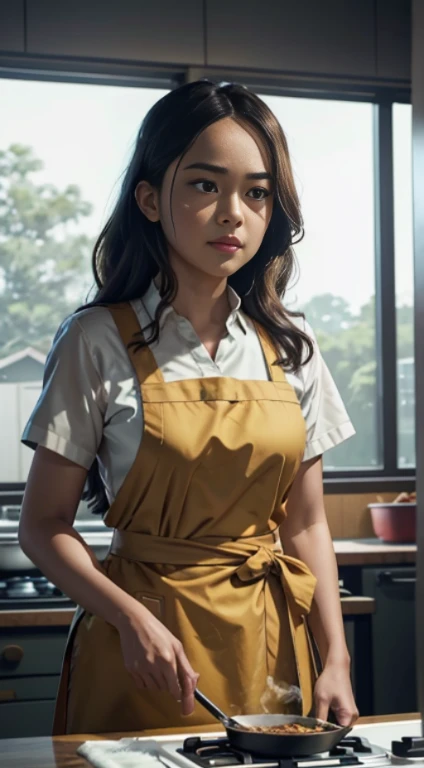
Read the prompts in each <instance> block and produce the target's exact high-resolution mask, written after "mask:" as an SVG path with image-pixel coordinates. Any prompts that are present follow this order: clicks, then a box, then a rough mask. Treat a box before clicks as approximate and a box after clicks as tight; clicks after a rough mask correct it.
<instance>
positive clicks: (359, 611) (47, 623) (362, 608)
mask: <svg viewBox="0 0 424 768" xmlns="http://www.w3.org/2000/svg"><path fill="white" fill-rule="evenodd" d="M341 604H342V613H343V616H358V615H363V614H368V613H374V612H375V600H374V598H373V597H343V598H342V599H341ZM74 612H75V609H74V608H49V609H47V610H37V611H22V610H21V611H0V628H2V627H3V628H4V627H8V628H9V629H10V628H13V627H69V625H70V623H71V621H72V617H73V615H74Z"/></svg>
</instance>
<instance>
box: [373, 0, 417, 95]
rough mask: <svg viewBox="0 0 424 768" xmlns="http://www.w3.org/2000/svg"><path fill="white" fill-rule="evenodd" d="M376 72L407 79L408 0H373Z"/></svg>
mask: <svg viewBox="0 0 424 768" xmlns="http://www.w3.org/2000/svg"><path fill="white" fill-rule="evenodd" d="M376 11H377V75H378V77H381V78H384V77H388V78H402V79H404V80H410V79H411V51H412V40H411V38H412V12H411V2H410V0H377V4H376Z"/></svg>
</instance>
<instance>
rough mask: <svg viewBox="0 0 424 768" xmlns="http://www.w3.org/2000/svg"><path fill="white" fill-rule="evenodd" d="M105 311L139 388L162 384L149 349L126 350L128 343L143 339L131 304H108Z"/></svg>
mask: <svg viewBox="0 0 424 768" xmlns="http://www.w3.org/2000/svg"><path fill="white" fill-rule="evenodd" d="M107 309H108V310H109V312H110V313H111V315H112V317H113V319H114V321H115V325H116V327H117V329H118V331H119V334H120V336H121V339H122V341H123V342H124V345H125V348H126V350H127V352H128V356H129V358H130V360H131V363H132V365H133V367H134V369H135V372H136V374H137V379H138V382H139V384H140V386H141V385H142V384H163V383H164V379H163V376H162V372H161V370H160V368H159V366H158V364H157V362H156V360H155V356H154V354H153V352H152V350H151V349H150V347H149V346H146V347H142V348H141V349H140V348H139V349H135V348H134V347H130V348H128V344H129V343H130V342H132V341H143V339H144V336H143V333H142V330H141V327H140V323H139V321H138V318H137V315H136V313H135V311H134V309H133V307H132V306H131V304H130V303H129V302H124V303H122V304H108V305H107ZM135 334H138V336H137V337H136V338H134V336H135Z"/></svg>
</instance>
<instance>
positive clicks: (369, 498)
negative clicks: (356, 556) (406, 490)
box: [324, 491, 397, 539]
mask: <svg viewBox="0 0 424 768" xmlns="http://www.w3.org/2000/svg"><path fill="white" fill-rule="evenodd" d="M378 496H379V497H381V499H382V500H383V501H393V499H394V498H395V496H397V492H394V491H385V492H383V491H381V492H379V493H378ZM324 501H325V509H326V512H327V519H328V524H329V527H330V531H331V535H332V537H333V539H364V538H365V539H367V538H371V537H374V536H375V533H374V531H373V528H372V524H371V516H370V512H369V510H368V508H367V504H370V503H372V502H376V501H377V494H376V493H340V494H339V493H334V494H325V497H324Z"/></svg>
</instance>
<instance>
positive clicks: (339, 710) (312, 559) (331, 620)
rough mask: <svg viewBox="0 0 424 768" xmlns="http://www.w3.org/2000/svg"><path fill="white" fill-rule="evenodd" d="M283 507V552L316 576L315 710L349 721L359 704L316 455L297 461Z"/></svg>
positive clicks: (313, 617) (320, 714)
mask: <svg viewBox="0 0 424 768" xmlns="http://www.w3.org/2000/svg"><path fill="white" fill-rule="evenodd" d="M286 512H287V517H286V519H285V521H284V522H283V523H282V525H281V527H280V537H281V542H282V545H283V549H284V552H285V554H286V555H291V556H292V557H296V558H298V559H299V560H302V561H303V562H304V563H306V565H307V566H308V567H309V568H310V570H311V571H312V573H313V574H314V576H316V578H317V586H316V590H315V596H314V602H313V606H312V610H311V613H310V615H309V617H308V623H309V625H310V627H311V630H312V634H313V636H314V638H315V641H316V643H317V646H318V650H319V653H320V656H321V659H322V662H323V665H324V668H323V671H322V673H321V675H320V677H319V678H318V680H317V682H316V685H315V690H314V699H315V708H316V715H317V717H319V718H322V719H323V720H326V719H327V717H328V711H329V709H332V710H333V712H334V713H335V715H336V717H337V720H338V722H339V723H340V724H341V725H350V724H351V723H353V722H354V721H355V720H356V719H357V718H358V710H357V708H356V705H355V700H354V697H353V692H352V686H351V682H350V658H349V653H348V650H347V647H346V641H345V633H344V627H343V618H342V612H341V605H340V597H339V587H338V574H337V563H336V557H335V554H334V549H333V543H332V539H331V534H330V531H329V528H328V523H327V517H326V514H325V508H324V492H323V483H322V460H321V456H318V457H315V458H313V459H310V460H309V461H305V462H303V463H302V464H301V466H300V469H299V471H298V473H297V475H296V478H295V480H294V483H293V485H292V487H291V489H290V493H289V496H288V499H287V503H286Z"/></svg>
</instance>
